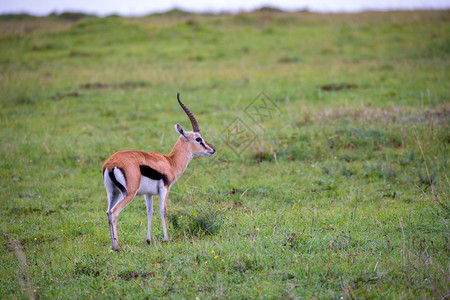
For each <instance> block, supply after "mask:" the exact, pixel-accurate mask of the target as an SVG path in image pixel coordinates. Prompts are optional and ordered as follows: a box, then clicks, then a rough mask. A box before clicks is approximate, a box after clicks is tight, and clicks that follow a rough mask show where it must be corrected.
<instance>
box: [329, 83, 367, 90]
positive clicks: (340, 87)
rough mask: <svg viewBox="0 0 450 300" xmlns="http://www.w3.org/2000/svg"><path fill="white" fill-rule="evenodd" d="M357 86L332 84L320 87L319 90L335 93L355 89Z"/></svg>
mask: <svg viewBox="0 0 450 300" xmlns="http://www.w3.org/2000/svg"><path fill="white" fill-rule="evenodd" d="M358 87H359V86H358V85H357V84H354V83H332V84H326V85H322V86H320V89H321V90H322V91H325V92H337V91H341V90H350V89H357V88H358Z"/></svg>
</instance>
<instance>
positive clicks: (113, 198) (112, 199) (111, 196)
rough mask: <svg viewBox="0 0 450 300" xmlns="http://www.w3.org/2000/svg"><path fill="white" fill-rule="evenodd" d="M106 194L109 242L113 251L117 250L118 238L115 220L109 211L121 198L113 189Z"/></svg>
mask: <svg viewBox="0 0 450 300" xmlns="http://www.w3.org/2000/svg"><path fill="white" fill-rule="evenodd" d="M107 193H108V211H107V212H106V214H107V215H108V223H109V231H110V234H111V242H112V247H113V249H114V250H116V251H118V250H119V244H118V238H117V226H116V224H117V218H114V215H113V214H112V213H111V209H112V208H113V207H114V206H115V204H116V203H117V202H120V200H121V199H120V200H119V198H123V197H122V195H121V194H120V193H119V191H118V190H116V189H114V188H113V190H112V191H111V192H110V191H108V189H107Z"/></svg>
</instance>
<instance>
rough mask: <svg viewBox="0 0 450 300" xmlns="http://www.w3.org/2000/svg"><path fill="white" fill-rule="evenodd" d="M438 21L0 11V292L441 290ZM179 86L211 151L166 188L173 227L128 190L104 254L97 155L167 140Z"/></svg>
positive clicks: (443, 143)
mask: <svg viewBox="0 0 450 300" xmlns="http://www.w3.org/2000/svg"><path fill="white" fill-rule="evenodd" d="M449 21H450V15H449V13H448V11H412V12H384V13H375V12H367V13H360V14H323V15H322V14H312V13H308V12H298V13H280V12H276V11H270V10H262V11H259V12H253V13H242V14H237V15H218V16H208V15H191V14H187V13H183V12H180V11H172V12H170V13H167V14H161V15H152V16H148V17H145V18H128V19H127V18H121V17H118V16H110V17H106V18H95V17H92V16H88V17H86V18H84V16H82V15H76V14H65V15H61V16H57V15H52V16H49V17H46V18H30V17H28V16H1V17H0V68H1V72H0V89H1V91H2V92H1V98H0V125H1V131H0V141H1V143H0V153H1V155H0V164H1V168H0V178H1V181H0V189H1V195H2V201H1V202H0V212H1V216H2V218H1V220H0V230H1V233H2V240H1V248H0V257H1V261H0V274H1V275H0V285H1V292H0V293H1V295H2V298H27V297H31V298H34V297H39V298H55V297H60V298H64V299H76V298H90V297H97V298H130V299H136V298H146V297H148V298H153V297H155V298H156V297H165V298H188V299H193V298H195V297H199V298H200V299H203V298H215V297H217V298H222V297H224V298H288V297H290V298H326V299H329V298H336V299H338V298H339V299H340V298H344V299H345V298H382V299H392V298H406V299H411V298H442V297H444V298H445V297H448V296H449V286H450V285H449V280H450V278H449V270H450V262H449V252H450V245H449V223H448V222H449V217H450V208H449V198H448V197H449V179H448V176H449V165H448V164H449V143H450V131H449V117H450V105H449V82H450V75H449V74H450V72H449V62H450V60H449V58H450V57H449V52H450V40H449V36H450V35H449V33H450V23H449ZM177 92H181V97H182V99H183V100H184V101H185V103H186V104H187V105H188V106H189V107H190V108H191V110H192V111H193V112H194V113H195V114H196V116H197V118H198V120H199V124H200V128H201V129H202V132H203V134H204V136H205V138H206V139H207V140H208V141H209V142H211V143H212V144H214V145H215V146H216V148H217V154H215V155H214V156H213V157H211V158H197V159H194V160H193V161H192V162H191V164H190V165H189V167H188V169H187V171H186V172H185V174H184V175H183V177H182V178H181V179H180V180H179V181H178V182H177V183H176V184H175V185H174V186H173V187H172V190H171V194H170V202H169V207H168V222H169V234H170V237H171V241H170V242H167V243H164V242H163V241H162V228H161V222H160V218H159V216H158V215H157V214H155V217H154V219H153V232H152V234H153V242H152V244H151V245H147V243H146V242H145V236H146V213H145V204H144V201H143V199H141V198H137V199H135V201H134V202H132V203H131V205H130V206H128V207H127V208H126V209H125V210H124V211H123V212H122V213H121V215H120V217H119V225H118V230H119V242H120V244H121V247H122V251H121V252H118V253H116V252H112V251H111V245H110V240H109V229H108V222H107V218H106V214H105V211H106V207H107V201H106V196H105V191H104V188H103V183H102V176H101V172H100V170H101V166H102V163H103V161H104V160H105V159H106V158H108V156H109V155H111V154H113V153H114V152H116V151H119V150H128V149H129V150H131V149H136V150H146V151H158V152H162V153H169V152H170V150H171V147H172V146H173V144H174V143H175V141H176V139H177V135H176V133H175V131H174V130H173V125H174V124H175V123H177V122H180V123H181V124H182V125H183V126H185V127H186V128H189V127H190V124H189V121H188V119H187V117H186V116H185V115H184V113H183V112H182V110H181V109H180V107H179V106H178V104H177V102H176V93H177ZM261 92H265V94H260V93H261ZM254 101H255V102H254ZM261 101H262V102H261ZM261 103H266V104H268V105H269V106H268V107H269V108H270V109H271V110H270V112H271V114H265V115H262V116H261V115H259V116H258V115H256V112H257V109H260V111H259V112H265V113H267V111H265V110H264V108H265V107H264V106H261ZM266 108H267V107H266ZM248 113H249V114H248ZM234 129H239V130H241V131H240V132H239V133H237V132H236V131H235V130H234ZM155 211H156V212H157V211H158V204H157V201H155Z"/></svg>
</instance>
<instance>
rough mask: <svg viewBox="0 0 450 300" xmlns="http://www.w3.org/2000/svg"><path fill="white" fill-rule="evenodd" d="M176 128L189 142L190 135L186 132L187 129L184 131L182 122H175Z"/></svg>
mask: <svg viewBox="0 0 450 300" xmlns="http://www.w3.org/2000/svg"><path fill="white" fill-rule="evenodd" d="M175 130H176V131H177V132H178V134H179V135H181V136H182V137H183V138H184V140H185V141H186V142H189V137H188V136H187V134H186V131H184V129H183V127H181V125H180V124H175Z"/></svg>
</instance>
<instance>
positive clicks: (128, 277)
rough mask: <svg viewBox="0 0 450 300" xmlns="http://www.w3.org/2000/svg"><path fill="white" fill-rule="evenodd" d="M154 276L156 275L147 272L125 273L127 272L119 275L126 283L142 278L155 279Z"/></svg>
mask: <svg viewBox="0 0 450 300" xmlns="http://www.w3.org/2000/svg"><path fill="white" fill-rule="evenodd" d="M154 275H155V274H153V273H151V272H145V271H125V272H121V273H119V277H120V278H121V279H123V280H126V281H130V280H133V279H137V278H139V277H141V278H147V277H153V276H154Z"/></svg>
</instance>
